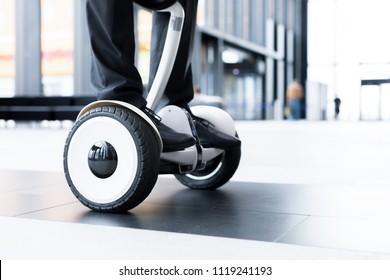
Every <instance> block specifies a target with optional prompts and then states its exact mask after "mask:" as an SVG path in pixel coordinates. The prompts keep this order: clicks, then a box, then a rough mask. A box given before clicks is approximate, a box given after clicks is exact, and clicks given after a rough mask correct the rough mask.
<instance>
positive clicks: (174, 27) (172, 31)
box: [146, 2, 185, 110]
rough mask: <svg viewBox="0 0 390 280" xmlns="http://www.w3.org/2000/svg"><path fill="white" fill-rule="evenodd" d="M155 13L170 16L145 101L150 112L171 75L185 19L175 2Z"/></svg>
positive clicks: (179, 5)
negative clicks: (162, 46) (162, 48)
mask: <svg viewBox="0 0 390 280" xmlns="http://www.w3.org/2000/svg"><path fill="white" fill-rule="evenodd" d="M157 12H159V13H160V12H169V13H170V14H171V16H170V20H169V27H168V32H167V37H166V40H165V44H164V50H163V53H162V56H161V60H160V64H159V67H158V69H157V73H156V76H155V78H154V81H153V84H152V86H151V88H150V91H149V94H148V96H147V99H146V101H147V106H148V107H149V108H150V109H152V110H156V108H157V106H158V104H159V103H160V100H161V98H162V96H163V94H164V91H165V87H166V86H167V83H168V80H169V77H170V75H171V72H172V69H173V65H174V63H175V60H176V55H177V51H178V49H179V44H180V39H181V34H182V30H183V22H184V17H185V14H184V9H183V7H182V6H181V4H180V3H179V2H176V3H175V4H173V5H172V6H171V7H169V8H167V9H164V10H159V11H157Z"/></svg>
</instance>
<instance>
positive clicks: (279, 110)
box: [274, 24, 286, 120]
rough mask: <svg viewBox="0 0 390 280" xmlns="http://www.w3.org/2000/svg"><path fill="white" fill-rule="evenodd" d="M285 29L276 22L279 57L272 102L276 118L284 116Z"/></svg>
mask: <svg viewBox="0 0 390 280" xmlns="http://www.w3.org/2000/svg"><path fill="white" fill-rule="evenodd" d="M285 34H286V29H285V27H284V25H283V24H278V27H277V38H278V39H277V48H276V49H277V52H278V54H279V55H280V58H279V59H278V61H277V71H276V75H277V76H276V100H275V104H274V118H275V119H277V120H281V119H283V116H284V110H283V108H284V92H285V89H286V84H285V80H286V77H285V49H286V40H285Z"/></svg>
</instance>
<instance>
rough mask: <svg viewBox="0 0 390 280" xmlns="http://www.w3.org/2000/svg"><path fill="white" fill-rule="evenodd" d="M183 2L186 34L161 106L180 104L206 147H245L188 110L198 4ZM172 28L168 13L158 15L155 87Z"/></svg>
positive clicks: (154, 39)
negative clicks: (169, 29)
mask: <svg viewBox="0 0 390 280" xmlns="http://www.w3.org/2000/svg"><path fill="white" fill-rule="evenodd" d="M179 2H180V4H182V6H183V8H184V11H185V20H184V25H183V32H182V37H181V40H180V45H179V50H178V53H177V57H176V60H175V64H174V66H173V70H172V73H171V76H170V79H169V81H168V84H167V87H166V89H165V92H164V97H165V99H163V100H162V102H161V103H162V104H160V106H165V105H176V106H179V107H183V108H185V109H186V110H187V111H188V112H189V113H190V114H191V116H192V118H193V120H194V123H195V127H196V130H197V136H198V138H199V141H200V142H201V144H202V145H203V146H204V147H216V148H221V149H230V148H235V147H238V146H240V145H241V141H240V140H239V139H238V138H236V137H232V136H230V135H227V134H224V133H221V132H219V131H217V130H216V129H214V127H213V126H212V125H211V124H210V123H209V122H207V121H205V120H203V119H200V118H198V117H196V116H195V115H193V114H192V112H191V110H190V108H189V107H188V103H189V102H190V101H191V100H192V99H193V97H194V85H193V80H192V69H191V59H192V51H193V43H194V33H195V28H196V16H197V7H198V1H197V0H179ZM168 25H169V15H168V14H166V13H155V14H154V16H153V36H152V43H151V70H150V79H149V86H151V83H152V81H153V79H154V77H155V74H156V72H157V68H158V65H159V62H160V59H161V54H162V52H163V48H164V43H165V37H166V34H167V29H168Z"/></svg>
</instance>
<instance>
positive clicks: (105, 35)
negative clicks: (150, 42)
mask: <svg viewBox="0 0 390 280" xmlns="http://www.w3.org/2000/svg"><path fill="white" fill-rule="evenodd" d="M133 18H134V14H133V1H130V0H87V22H88V29H89V34H90V40H91V46H92V51H93V57H92V71H91V75H92V77H91V82H92V85H93V87H94V88H95V90H96V91H97V93H98V99H99V100H102V99H108V100H121V101H125V102H128V103H131V104H132V105H134V106H136V107H139V108H141V107H143V106H145V105H146V101H145V99H144V98H143V97H142V93H143V85H142V80H141V77H140V75H139V73H138V71H137V69H136V68H135V66H134V52H135V42H134V21H133Z"/></svg>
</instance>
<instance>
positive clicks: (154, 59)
mask: <svg viewBox="0 0 390 280" xmlns="http://www.w3.org/2000/svg"><path fill="white" fill-rule="evenodd" d="M179 2H180V4H182V6H183V8H184V11H185V20H184V25H183V32H182V37H181V40H180V45H179V51H178V53H177V57H176V60H175V64H174V67H173V70H172V73H171V77H170V79H169V81H168V84H167V87H166V90H165V94H164V95H165V97H166V98H167V99H168V100H167V101H165V102H164V103H167V104H171V105H177V106H185V105H186V104H187V103H189V102H190V101H191V100H192V99H193V97H194V85H193V81H192V69H191V59H192V51H193V41H194V33H195V27H196V16H197V7H198V0H191V1H189V0H179ZM168 25H169V14H167V13H154V15H153V36H152V42H151V69H150V79H149V86H151V83H152V81H153V79H154V77H155V74H156V71H157V68H158V65H159V62H160V58H161V54H162V51H163V47H164V43H165V37H166V33H167V28H168ZM167 104H163V105H167Z"/></svg>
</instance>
